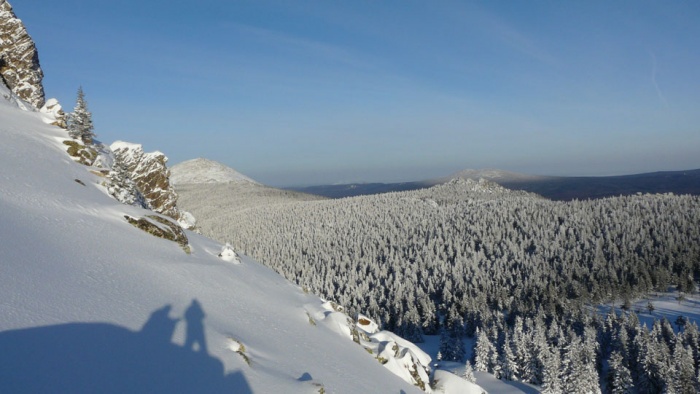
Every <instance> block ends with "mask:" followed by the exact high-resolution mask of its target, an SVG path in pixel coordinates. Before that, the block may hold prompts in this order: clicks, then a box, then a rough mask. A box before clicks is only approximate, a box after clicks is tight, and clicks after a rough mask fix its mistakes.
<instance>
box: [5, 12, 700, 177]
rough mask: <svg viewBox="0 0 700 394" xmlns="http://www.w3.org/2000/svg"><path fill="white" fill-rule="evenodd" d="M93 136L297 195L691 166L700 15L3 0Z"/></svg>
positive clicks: (699, 78)
mask: <svg viewBox="0 0 700 394" xmlns="http://www.w3.org/2000/svg"><path fill="white" fill-rule="evenodd" d="M10 2H11V4H12V5H13V7H14V9H15V13H16V14H17V15H18V17H19V18H20V19H22V20H23V21H24V22H25V25H26V26H27V28H28V30H29V33H30V34H31V35H32V37H33V38H34V40H35V41H36V43H37V46H38V48H39V56H40V60H41V64H42V67H43V69H44V73H45V74H46V76H45V79H44V85H45V89H46V92H47V96H48V97H56V98H58V99H59V101H60V102H61V103H62V104H63V106H64V108H66V109H69V110H70V109H72V107H73V105H74V101H75V92H76V90H77V88H78V86H80V85H82V86H83V88H84V90H85V94H86V99H87V101H88V105H89V108H90V110H91V111H92V112H93V120H94V122H95V125H96V132H97V134H98V138H99V139H100V140H102V141H104V142H107V143H110V142H112V141H114V140H117V139H121V140H126V141H130V142H138V143H142V144H143V145H144V147H145V149H147V150H160V151H162V152H164V153H165V154H166V155H167V156H168V157H169V158H170V164H171V165H172V164H175V163H178V162H181V161H184V160H188V159H192V158H196V157H206V158H209V159H212V160H217V161H220V162H222V163H224V164H226V165H229V166H231V167H233V168H235V169H237V170H238V171H240V172H242V173H244V174H246V175H248V176H250V177H252V178H254V179H256V180H259V181H261V182H264V183H268V184H272V185H278V186H287V185H304V184H320V183H339V182H357V181H405V180H419V179H425V178H430V177H436V176H444V175H448V174H450V173H452V172H456V171H458V170H461V169H465V168H500V169H506V170H511V171H516V172H525V173H532V174H546V175H613V174H628V173H639V172H648V171H659V170H680V169H691V168H700V44H698V37H700V23H698V20H700V2H697V1H681V0H678V1H644V0H642V1H637V0H635V1H622V0H620V1H515V0H514V1H478V2H470V1H410V0H408V1H355V0H353V1H325V0H324V1H265V0H262V1H261V0H256V1H244V0H241V1H228V0H226V1H215V0H200V1H179V0H169V1H160V0H149V1H143V0H141V1H132V0H123V1H118V2H117V1H95V0H63V1H60V2H59V1H55V0H51V1H49V0H10Z"/></svg>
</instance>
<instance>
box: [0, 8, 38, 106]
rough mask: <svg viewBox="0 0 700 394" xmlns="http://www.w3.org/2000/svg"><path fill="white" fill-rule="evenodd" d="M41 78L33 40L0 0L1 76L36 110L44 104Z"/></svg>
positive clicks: (13, 90) (4, 81) (9, 86)
mask: <svg viewBox="0 0 700 394" xmlns="http://www.w3.org/2000/svg"><path fill="white" fill-rule="evenodd" d="M43 77H44V73H43V72H42V71H41V66H40V65H39V53H38V52H37V50H36V46H35V45H34V41H32V38H31V37H30V36H29V34H28V33H27V29H25V27H24V24H22V21H21V20H19V19H18V18H17V16H15V13H14V12H13V11H12V6H11V5H10V3H8V2H7V1H6V0H0V79H2V82H3V83H4V84H5V85H7V87H8V88H10V90H12V93H14V94H15V95H17V96H18V97H19V98H20V99H22V100H24V101H26V102H28V103H30V104H32V105H33V106H34V107H35V108H36V109H39V108H41V107H42V106H43V105H44V87H43V85H42V84H41V80H42V79H43Z"/></svg>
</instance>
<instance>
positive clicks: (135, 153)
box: [110, 141, 182, 220]
mask: <svg viewBox="0 0 700 394" xmlns="http://www.w3.org/2000/svg"><path fill="white" fill-rule="evenodd" d="M110 147H111V149H112V151H113V152H114V159H115V161H116V162H117V163H119V164H120V165H123V166H124V168H126V170H127V171H128V173H129V175H130V178H131V179H132V180H133V181H134V183H135V184H136V187H137V188H138V190H139V192H141V195H142V196H143V197H144V199H145V200H146V204H147V205H148V207H149V208H150V209H151V210H153V211H155V212H158V213H162V214H163V215H166V216H169V217H171V218H173V219H175V220H180V217H181V216H182V215H181V213H180V210H179V209H178V208H177V193H175V189H173V187H172V186H171V185H170V171H169V170H168V167H166V165H165V163H166V162H167V161H168V158H167V157H166V156H165V155H164V154H163V153H161V152H157V151H156V152H151V153H145V152H144V151H143V147H142V146H141V145H140V144H132V143H129V142H123V141H117V142H114V143H113V144H112V145H111V146H110Z"/></svg>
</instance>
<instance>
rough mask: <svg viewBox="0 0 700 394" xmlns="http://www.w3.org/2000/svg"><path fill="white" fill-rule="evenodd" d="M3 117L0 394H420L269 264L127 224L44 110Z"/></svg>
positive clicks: (122, 209)
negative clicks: (236, 259) (224, 256)
mask: <svg viewBox="0 0 700 394" xmlns="http://www.w3.org/2000/svg"><path fill="white" fill-rule="evenodd" d="M2 93H6V92H5V91H3V92H2ZM0 120H1V121H0V139H2V141H3V143H2V144H1V145H0V167H1V168H3V171H2V173H1V174H0V222H1V223H2V228H1V229H0V349H2V351H1V352H0V392H103V393H104V392H229V393H230V392H236V393H252V392H255V393H312V392H319V391H325V392H327V393H356V392H366V393H370V392H373V393H399V392H405V393H411V392H420V390H419V389H418V388H416V387H415V386H413V385H411V384H410V383H407V382H405V381H404V380H402V379H401V378H400V377H398V376H396V375H394V374H392V373H391V372H390V371H389V370H388V369H387V368H385V367H384V366H382V365H381V364H380V363H379V362H377V360H376V359H375V358H374V356H372V355H370V354H368V352H367V351H366V350H365V349H363V348H362V347H360V346H358V345H357V344H355V343H354V342H353V341H352V340H351V339H350V338H347V337H346V335H343V334H341V333H339V332H338V331H342V330H339V329H338V327H342V326H343V324H340V323H338V314H337V313H336V312H332V311H329V310H328V308H327V305H326V304H324V303H323V301H322V300H320V299H319V298H317V297H315V296H313V295H309V294H305V293H304V292H303V291H301V289H299V288H298V287H296V286H293V285H292V284H290V283H289V282H287V281H285V280H284V279H282V278H281V277H280V276H278V275H277V274H275V273H274V272H272V271H271V270H270V269H268V268H265V267H262V266H261V265H259V264H258V263H256V262H255V261H253V260H251V259H249V258H247V257H243V258H242V263H241V264H233V263H229V262H226V261H223V260H221V259H219V258H218V257H217V254H218V253H219V252H220V250H221V244H218V243H216V242H214V241H212V240H209V239H207V238H204V237H201V236H199V235H197V234H194V233H192V232H186V236H187V237H188V238H189V247H190V251H191V252H190V254H187V253H185V252H184V251H183V248H181V247H180V246H179V245H177V244H176V243H173V242H171V241H168V240H164V239H159V238H156V237H153V236H152V235H150V234H147V233H145V232H142V231H141V230H140V229H138V228H136V227H134V226H132V225H131V224H130V223H129V222H127V220H126V219H125V215H128V216H129V217H131V218H144V217H146V216H147V215H153V212H151V211H146V210H143V209H140V208H136V207H132V206H126V205H121V204H119V203H118V202H117V201H116V200H114V199H113V198H112V197H110V196H109V195H108V194H107V192H106V191H105V190H104V188H103V187H101V186H100V184H101V183H102V182H103V180H104V178H102V177H100V176H98V175H96V174H95V173H92V172H90V171H89V170H90V169H89V168H88V167H85V166H83V165H80V164H78V163H76V162H74V161H73V160H72V159H71V158H70V157H69V156H68V155H67V154H66V153H65V146H64V145H63V144H62V140H64V139H66V138H67V136H66V132H65V131H64V130H62V129H59V128H57V127H54V126H49V125H46V124H44V122H42V120H41V114H40V113H38V112H27V111H22V110H20V109H18V108H17V107H16V106H14V105H12V104H10V103H9V102H8V101H7V100H5V99H3V98H2V97H0ZM312 322H313V323H315V324H312ZM344 324H345V323H344Z"/></svg>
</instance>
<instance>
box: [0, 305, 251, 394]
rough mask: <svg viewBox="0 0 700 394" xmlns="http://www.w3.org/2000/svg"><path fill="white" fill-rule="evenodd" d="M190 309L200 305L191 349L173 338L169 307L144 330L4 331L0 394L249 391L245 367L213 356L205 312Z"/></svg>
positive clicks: (98, 326)
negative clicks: (229, 368)
mask: <svg viewBox="0 0 700 394" xmlns="http://www.w3.org/2000/svg"><path fill="white" fill-rule="evenodd" d="M191 308H195V309H198V310H195V311H194V312H190V313H189V314H188V313H187V312H186V313H185V320H186V324H187V325H188V329H187V339H186V342H187V343H188V347H183V346H179V345H177V344H174V343H172V342H171V339H172V336H173V332H174V331H175V327H176V325H177V323H178V321H179V319H174V318H171V317H170V309H171V307H170V306H169V305H166V306H164V307H162V308H160V309H157V310H155V311H154V312H153V313H152V314H151V316H150V317H149V319H148V321H146V323H145V324H144V325H143V327H142V328H141V330H140V331H133V330H130V329H128V328H125V327H121V326H117V325H114V324H107V323H68V324H60V325H55V326H45V327H33V328H26V329H19V330H10V331H5V332H0V392H2V393H30V392H31V393H38V392H52V393H174V392H189V393H195V392H197V393H243V394H247V393H252V391H251V389H250V386H249V385H248V382H247V381H246V379H245V377H244V376H243V374H242V373H241V372H240V371H236V372H234V373H229V374H225V370H224V365H223V364H222V363H221V361H219V360H218V359H216V358H214V357H211V356H209V355H208V353H207V350H206V342H205V338H204V328H203V326H202V319H203V318H204V311H203V309H202V307H201V305H200V304H199V302H197V301H196V300H193V301H192V304H191V305H190V308H188V311H189V310H190V309H191ZM190 326H192V327H190ZM190 335H193V337H192V338H190ZM194 343H197V344H198V345H199V348H198V350H199V351H194V349H193V344H194Z"/></svg>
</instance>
